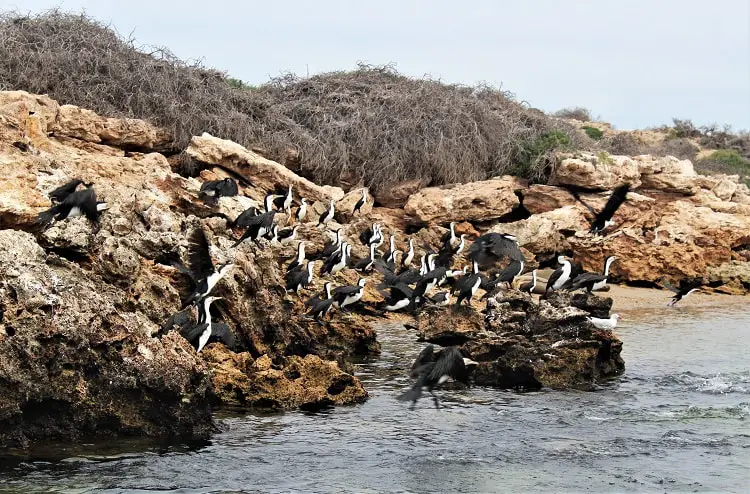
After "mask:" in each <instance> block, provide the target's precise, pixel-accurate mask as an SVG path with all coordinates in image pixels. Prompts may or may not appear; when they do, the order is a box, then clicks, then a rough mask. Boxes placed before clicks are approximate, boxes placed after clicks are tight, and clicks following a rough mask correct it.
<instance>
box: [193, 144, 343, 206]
mask: <svg viewBox="0 0 750 494" xmlns="http://www.w3.org/2000/svg"><path fill="white" fill-rule="evenodd" d="M185 152H186V153H187V154H188V156H190V157H192V158H194V159H196V160H198V161H201V162H203V163H209V164H211V165H220V166H221V167H223V168H225V169H227V170H230V171H232V172H234V173H236V174H237V175H239V176H240V177H243V178H244V179H246V180H247V181H249V182H250V183H252V184H253V185H254V186H255V187H256V188H260V189H262V190H264V191H273V190H275V189H276V188H277V187H282V188H287V187H289V185H292V186H293V188H294V190H295V191H296V194H297V195H298V196H302V197H305V198H306V199H307V200H308V202H310V203H311V204H312V203H313V202H314V201H323V202H328V201H330V200H331V199H334V200H339V199H341V198H342V197H344V191H343V190H341V189H339V188H337V187H321V186H319V185H316V184H314V183H312V182H311V181H309V180H307V179H306V178H303V177H300V176H299V175H297V174H296V173H294V172H293V171H291V170H290V169H288V168H287V167H285V166H283V165H280V164H279V163H276V162H275V161H271V160H269V159H267V158H264V157H263V156H261V155H259V154H258V153H255V152H253V151H250V150H248V149H246V148H245V147H243V146H241V145H240V144H237V143H236V142H232V141H228V140H226V139H219V138H218V137H214V136H212V135H211V134H209V133H207V132H204V133H203V134H202V135H200V136H195V137H193V138H192V139H191V140H190V145H189V146H188V148H187V149H186V150H185Z"/></svg>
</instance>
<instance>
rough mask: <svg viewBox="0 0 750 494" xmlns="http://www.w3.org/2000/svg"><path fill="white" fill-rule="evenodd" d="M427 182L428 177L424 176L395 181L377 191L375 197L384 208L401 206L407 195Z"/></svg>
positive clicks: (406, 199)
mask: <svg viewBox="0 0 750 494" xmlns="http://www.w3.org/2000/svg"><path fill="white" fill-rule="evenodd" d="M429 183H430V181H429V179H425V178H422V179H418V178H415V179H412V180H405V181H403V182H397V183H395V184H392V185H389V186H388V187H385V188H384V190H382V191H380V192H378V194H377V196H376V197H375V199H376V201H377V203H378V204H379V205H380V206H382V207H384V208H402V207H404V205H405V204H406V202H407V201H408V200H409V196H411V195H412V194H414V193H416V192H418V191H419V190H420V189H422V188H424V187H426V186H427V184H429Z"/></svg>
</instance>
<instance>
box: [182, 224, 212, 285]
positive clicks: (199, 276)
mask: <svg viewBox="0 0 750 494" xmlns="http://www.w3.org/2000/svg"><path fill="white" fill-rule="evenodd" d="M188 264H189V269H190V274H191V276H192V277H193V279H194V280H205V279H206V278H208V276H209V275H210V274H211V273H213V272H214V263H213V262H212V261H211V253H210V252H209V250H208V240H207V239H206V234H205V233H204V232H203V228H200V227H199V228H195V229H194V230H193V231H192V232H190V238H189V239H188Z"/></svg>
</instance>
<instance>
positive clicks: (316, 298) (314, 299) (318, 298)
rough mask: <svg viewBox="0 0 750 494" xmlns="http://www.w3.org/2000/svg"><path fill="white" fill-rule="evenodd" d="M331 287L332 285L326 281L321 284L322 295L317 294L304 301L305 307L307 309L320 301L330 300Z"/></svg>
mask: <svg viewBox="0 0 750 494" xmlns="http://www.w3.org/2000/svg"><path fill="white" fill-rule="evenodd" d="M332 285H333V283H331V282H330V281H326V282H325V283H323V293H322V294H320V295H318V294H316V295H313V296H312V297H310V298H309V299H307V301H305V305H306V306H307V307H313V306H314V305H315V304H317V303H318V302H320V301H321V300H328V299H329V298H331V286H332Z"/></svg>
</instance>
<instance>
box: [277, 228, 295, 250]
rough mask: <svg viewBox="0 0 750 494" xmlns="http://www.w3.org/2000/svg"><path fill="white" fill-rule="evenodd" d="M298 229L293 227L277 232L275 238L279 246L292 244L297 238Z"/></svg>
mask: <svg viewBox="0 0 750 494" xmlns="http://www.w3.org/2000/svg"><path fill="white" fill-rule="evenodd" d="M298 228H299V225H294V226H293V227H291V228H283V229H281V230H278V231H277V233H276V238H277V239H278V241H279V243H280V244H281V245H286V244H290V243H292V242H293V241H294V239H295V238H297V229H298Z"/></svg>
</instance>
